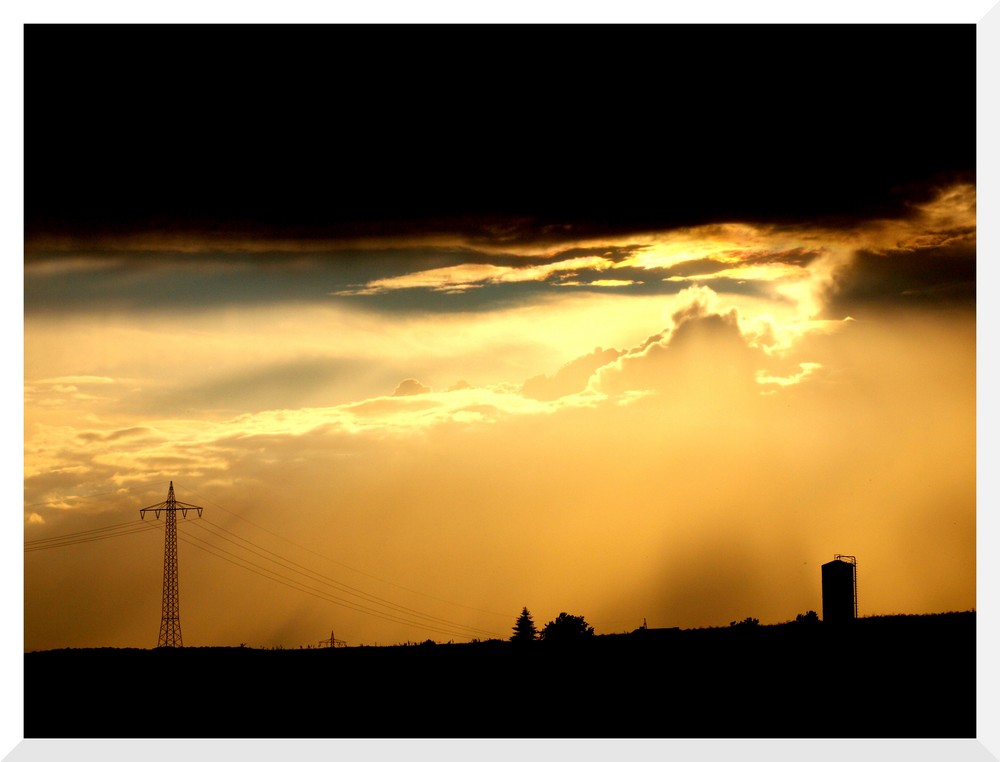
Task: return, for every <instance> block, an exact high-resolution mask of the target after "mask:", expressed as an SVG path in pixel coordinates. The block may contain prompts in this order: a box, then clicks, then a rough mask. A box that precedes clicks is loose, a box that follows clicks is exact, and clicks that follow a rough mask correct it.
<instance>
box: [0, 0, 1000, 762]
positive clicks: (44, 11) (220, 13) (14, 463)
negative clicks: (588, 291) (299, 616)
mask: <svg viewBox="0 0 1000 762" xmlns="http://www.w3.org/2000/svg"><path fill="white" fill-rule="evenodd" d="M3 13H4V19H3V25H2V28H0V29H2V31H0V61H2V67H0V68H2V74H0V76H2V77H3V83H4V94H5V96H6V97H5V98H4V104H5V107H6V109H5V113H6V118H5V119H4V120H3V122H2V124H3V128H2V129H3V130H4V132H5V138H6V139H5V141H4V146H5V148H6V150H5V152H4V162H3V164H2V165H0V169H2V174H3V178H4V180H5V182H6V186H7V187H6V198H5V201H6V203H4V204H3V205H2V212H0V213H2V214H3V216H4V222H5V224H4V226H3V231H4V234H5V235H4V242H5V243H6V247H5V250H4V252H5V257H6V259H5V262H6V263H7V265H8V266H11V267H12V269H13V271H14V272H13V273H10V274H9V275H8V277H5V278H4V279H3V284H4V285H3V287H4V288H5V289H6V290H7V291H8V292H9V293H6V294H5V295H4V296H5V298H4V299H3V300H2V304H3V308H4V310H5V311H6V313H7V314H6V315H5V317H6V320H5V323H4V324H5V325H7V326H8V327H12V328H9V329H8V330H10V334H13V335H10V334H9V335H8V343H7V344H6V348H7V351H8V352H13V351H15V349H16V351H17V353H18V354H17V360H16V362H10V361H9V360H8V362H7V364H6V367H7V368H8V369H9V373H10V374H11V375H8V376H6V377H5V379H4V381H5V384H6V385H7V386H6V387H5V388H6V391H7V393H8V396H7V399H8V400H9V401H10V404H11V407H12V408H13V410H12V411H8V414H7V415H6V416H4V426H5V429H6V430H7V432H8V437H9V441H8V443H7V444H8V449H7V451H6V452H5V453H4V455H5V456H6V457H5V458H4V463H5V464H6V466H7V467H8V468H9V469H10V471H9V473H8V477H7V479H6V481H5V483H7V484H8V485H10V484H14V485H18V484H21V485H23V478H24V468H23V378H24V374H23V357H24V355H23V335H24V334H23V260H22V257H21V253H22V252H23V219H24V216H23V195H22V189H23V151H22V147H23V84H22V83H23V36H22V33H23V29H22V25H23V24H24V23H54V22H60V23H64V22H69V23H101V22H109V23H122V22H139V23H168V22H169V23H200V22H207V23H214V22H234V21H236V22H241V23H296V22H304V23H360V22H385V21H391V22H403V23H427V22H446V23H452V22H476V23H493V22H503V23H533V22H542V23H549V22H573V23H632V22H640V23H700V22H719V21H724V22H727V23H797V22H805V23H886V22H893V23H897V22H907V23H977V24H978V29H977V37H978V43H977V48H978V59H979V60H978V84H977V87H978V95H979V97H978V101H979V106H978V108H979V112H978V136H979V139H978V146H977V150H978V154H977V155H978V157H979V158H978V163H979V167H978V177H977V198H978V209H979V214H978V231H977V235H978V240H979V244H978V250H979V251H982V252H985V253H987V255H986V256H981V257H977V281H978V283H989V282H990V278H989V277H988V273H989V274H992V273H990V272H989V271H990V270H991V269H992V270H995V268H991V267H990V260H991V259H993V253H994V252H996V251H998V250H1000V246H998V244H1000V240H998V236H997V232H996V227H995V222H994V221H995V220H996V219H997V218H998V215H997V212H1000V209H998V206H997V198H998V195H1000V194H998V189H997V180H996V178H997V176H998V173H997V169H998V167H997V150H996V141H995V140H990V139H988V138H987V136H990V135H993V136H996V135H1000V120H998V118H997V95H996V94H997V92H998V86H997V82H996V72H998V71H1000V53H998V48H1000V11H998V10H997V7H996V5H995V3H994V2H992V1H991V0H977V1H975V2H974V1H972V0H950V1H949V2H947V3H945V2H926V1H925V2H918V1H917V0H912V1H911V2H895V1H894V2H885V1H882V2H878V1H877V0H853V1H851V2H844V1H843V0H842V1H841V2H838V3H836V4H833V5H827V6H824V7H818V5H817V4H812V3H791V2H765V3H752V4H748V3H745V2H737V0H729V1H728V2H713V3H711V4H709V3H703V4H684V5H677V6H672V5H666V4H654V3H649V2H640V1H637V0H633V1H631V2H623V1H622V0H616V2H614V3H598V2H586V1H585V0H577V1H576V2H540V1H539V0H518V1H517V2H506V3H501V4H497V5H496V6H493V5H489V4H479V3H457V2H455V3H452V2H440V1H439V2H434V3H413V2H403V0H400V1H399V2H370V3H366V4H364V5H356V6H350V5H334V4H330V3H313V2H289V1H287V0H286V1H285V2H282V3H280V4H258V5H255V6H250V4H240V5H239V6H236V5H230V4H229V3H225V2H222V3H218V2H216V3H212V2H204V1H203V2H193V0H185V1H184V2H181V1H180V0H178V1H177V2H172V3H170V4H165V5H164V6H162V7H153V6H152V5H151V4H139V3H135V4H127V5H126V4H123V3H118V2H101V3H94V2H92V3H79V2H68V1H67V2H34V3H27V2H9V3H7V4H5V5H4V11H3ZM845 54H847V55H849V52H845ZM15 169H16V171H15ZM996 301H997V300H995V299H993V300H988V299H986V298H983V295H982V294H980V295H979V297H978V298H977V331H978V337H979V360H978V367H977V384H978V391H979V394H978V401H979V404H978V414H979V419H978V421H979V422H978V442H977V466H978V467H977V473H978V505H979V506H980V508H982V507H983V506H990V507H992V501H993V499H994V498H995V495H996V484H995V478H994V477H993V476H992V475H991V474H990V464H991V463H992V464H993V465H994V466H995V465H996V448H995V443H994V436H995V435H994V424H995V423H996V420H995V406H994V405H993V404H991V402H990V396H991V391H990V390H994V391H993V392H992V394H995V393H996V392H995V390H996V389H998V388H1000V384H998V379H997V373H996V371H995V365H994V364H995V362H996V356H995V345H996V341H995V339H994V338H993V336H992V330H993V328H994V327H995V321H996V317H997V315H996V308H995V306H994V305H995V304H996ZM989 344H992V345H993V346H989ZM4 521H5V522H9V525H8V524H5V525H4V527H3V529H4V530H6V531H0V537H2V538H3V546H2V548H0V555H2V558H3V563H4V569H3V574H2V577H3V581H2V583H0V585H2V588H0V589H2V591H3V596H4V597H3V603H4V606H3V611H4V614H5V616H4V618H3V624H2V626H0V665H2V666H0V674H2V675H3V679H2V680H0V686H2V687H0V701H2V704H0V753H2V752H4V751H6V750H8V749H9V750H10V752H9V753H8V754H7V755H6V756H5V757H4V758H3V759H4V760H11V762H23V761H26V760H49V759H66V758H73V759H76V760H89V759H94V760H101V761H102V762H104V761H105V760H107V761H108V762H113V761H114V760H130V761H131V760H134V759H136V758H140V759H143V760H144V762H159V760H164V761H166V760H171V762H172V760H174V759H176V758H177V757H179V756H181V755H183V756H184V757H185V758H187V759H191V760H195V759H214V758H217V757H218V756H219V755H221V754H226V755H233V756H235V755H239V758H241V759H242V760H247V761H249V760H258V759H259V760H270V759H274V758H277V757H281V756H284V757H288V756H291V757H292V758H294V759H296V760H311V759H317V760H319V759H323V760H327V759H329V758H331V757H332V755H334V754H336V755H343V754H347V755H348V757H349V758H351V759H353V758H357V757H361V758H365V759H370V758H373V757H374V758H403V757H405V758H407V759H433V760H435V762H437V761H438V760H450V759H454V760H463V761H464V760H467V759H470V758H475V759H497V760H500V759H503V760H510V759H515V758H524V757H532V758H536V757H537V758H539V759H541V758H543V757H546V758H551V757H553V756H554V755H556V754H560V753H562V754H565V753H572V754H573V755H575V756H582V758H591V757H592V758H593V759H602V760H603V759H606V758H608V757H609V756H611V755H618V754H621V753H623V752H624V753H626V754H628V753H629V752H632V753H633V754H634V755H639V754H643V753H648V752H649V751H654V752H663V753H679V754H680V755H681V757H680V758H681V759H692V758H697V759H705V758H710V757H720V758H722V757H725V758H731V757H739V758H741V759H761V760H765V759H766V760H768V762H772V761H774V760H785V759H787V760H796V762H798V760H801V759H809V760H810V761H811V762H812V761H817V762H822V761H823V760H835V759H836V760H838V762H840V760H842V759H843V758H844V757H845V755H849V756H850V757H851V758H853V759H855V760H866V759H872V760H883V759H885V758H887V757H888V758H896V759H908V760H921V759H924V760H932V759H933V760H938V759H942V758H946V757H947V758H949V759H950V760H954V761H956V762H957V761H958V760H990V759H997V758H998V757H997V756H996V754H997V752H998V751H1000V732H998V728H997V718H998V717H1000V700H998V699H1000V691H998V687H997V678H998V676H1000V672H998V659H997V655H996V653H995V651H996V649H995V646H994V644H996V643H997V642H1000V640H998V638H997V633H998V616H997V612H996V609H995V608H994V606H995V602H996V601H995V598H996V596H995V589H996V588H995V582H996V579H997V568H998V561H997V559H996V555H995V549H996V548H997V547H1000V546H998V545H997V543H996V538H997V519H996V517H995V515H993V512H992V511H986V510H979V511H978V524H977V543H978V554H977V562H978V569H977V584H978V591H979V595H978V605H977V620H978V628H979V631H978V643H979V647H978V670H979V680H978V692H977V717H978V738H977V739H976V740H969V741H935V740H908V739H902V740H888V739H887V740H878V741H850V740H822V741H816V740H803V741H798V740H782V739H778V740H770V741H768V740H764V741H740V740H735V741H727V740H700V739H699V740H683V739H678V740H663V741H659V740H653V741H650V740H635V741H631V740H621V741H613V742H612V741H593V740H588V741H585V742H584V741H580V742H571V741H567V740H565V739H561V740H546V739H525V740H522V739H501V740H496V739H493V740H489V741H488V742H485V743H484V742H481V741H474V740H472V741H433V740H432V741H413V740H402V741H382V740H371V739H363V740H309V741H303V740H284V741H261V740H254V741H251V740H247V739H232V740H209V741H186V740H156V741H154V740H141V741H127V740H95V741H58V740H37V739H30V740H24V738H23V699H22V695H21V692H22V687H23V653H24V648H23V643H24V641H23V563H22V555H23V553H22V551H23V548H22V547H21V545H20V542H19V541H20V540H22V539H23V524H22V517H21V511H18V510H15V509H14V508H13V506H9V507H8V509H7V510H6V511H5V518H4ZM987 538H990V542H987ZM344 700H349V697H344ZM53 703H54V707H53V711H72V707H62V706H60V705H59V702H58V697H54V701H53ZM153 709H154V710H155V708H153Z"/></svg>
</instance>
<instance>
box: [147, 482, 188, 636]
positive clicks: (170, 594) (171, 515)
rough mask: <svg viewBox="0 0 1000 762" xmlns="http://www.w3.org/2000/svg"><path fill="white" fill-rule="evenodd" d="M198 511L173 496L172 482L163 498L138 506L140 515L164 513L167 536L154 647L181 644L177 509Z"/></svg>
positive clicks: (157, 516)
mask: <svg viewBox="0 0 1000 762" xmlns="http://www.w3.org/2000/svg"><path fill="white" fill-rule="evenodd" d="M195 510H196V511H198V516H201V512H202V510H203V509H202V508H201V506H198V505H191V504H190V503H182V502H181V501H180V500H177V499H176V498H175V497H174V483H173V481H171V482H170V491H169V492H167V499H166V501H165V502H162V503H157V504H156V505H151V506H149V507H148V508H140V509H139V518H141V519H145V518H146V511H152V512H153V513H154V514H155V515H156V518H160V511H163V512H165V513H166V514H167V516H166V519H167V532H166V539H165V540H164V542H163V614H162V617H161V618H160V639H159V641H158V642H157V644H156V646H157V648H159V647H161V646H183V645H184V643H183V642H182V641H181V604H180V593H179V591H178V589H177V511H180V512H181V515H182V516H184V517H185V518H187V512H188V511H195Z"/></svg>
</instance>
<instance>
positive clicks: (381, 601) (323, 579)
mask: <svg viewBox="0 0 1000 762" xmlns="http://www.w3.org/2000/svg"><path fill="white" fill-rule="evenodd" d="M205 524H209V525H211V526H213V527H216V528H217V529H220V530H222V532H225V533H227V534H231V535H232V536H233V537H235V538H237V540H239V541H240V542H244V543H248V544H249V545H252V546H253V547H254V548H259V549H260V550H262V551H264V553H268V554H270V555H272V556H274V557H275V558H278V559H280V560H279V561H275V560H273V559H270V558H267V556H264V555H263V554H262V553H258V552H257V551H255V550H253V549H252V548H246V547H244V546H242V545H239V544H238V543H237V542H236V541H235V540H232V539H230V538H229V537H225V536H223V535H222V534H221V533H219V532H215V531H213V530H211V529H208V528H207V527H206V526H204V525H205ZM191 526H192V527H193V528H196V529H198V530H199V531H207V532H209V533H210V534H213V535H215V536H216V537H219V538H221V539H223V540H225V541H227V542H230V543H233V544H234V545H237V547H239V548H240V549H241V550H245V551H247V552H250V553H253V554H254V555H256V556H260V557H261V558H264V559H265V560H266V561H269V562H270V563H274V564H277V565H278V566H281V567H283V568H285V569H288V570H289V571H291V572H294V573H296V574H301V575H302V576H304V577H307V578H309V579H312V580H313V581H315V582H319V583H320V584H325V585H328V586H330V587H333V588H334V589H336V590H337V591H338V592H343V593H346V594H348V595H353V596H355V597H357V598H361V599H362V600H365V601H367V602H368V603H372V604H374V605H376V606H381V607H383V608H388V609H393V610H395V611H397V612H399V613H400V614H402V615H404V616H417V617H420V618H422V619H428V620H433V621H435V622H439V623H441V624H445V625H449V626H452V627H461V628H463V629H467V630H472V631H474V632H478V633H480V634H483V635H496V634H497V633H495V632H492V631H490V630H484V629H481V628H479V627H470V626H468V625H464V624H461V623H459V622H453V621H451V620H449V619H444V618H442V617H438V616H434V615H432V614H425V613H422V612H420V611H418V610H417V609H413V608H410V607H408V606H402V605H400V604H397V603H393V602H392V601H389V600H387V599H385V598H380V597H379V596H377V595H372V594H371V593H366V592H365V591H364V590H361V589H359V588H355V587H351V586H350V585H346V584H344V583H343V582H339V581H337V580H335V579H333V578H332V577H328V576H326V575H325V574H321V573H319V572H316V571H314V570H312V569H310V568H309V567H307V566H303V565H302V564H299V563H297V562H295V561H292V560H291V559H289V558H286V557H284V556H282V555H279V554H278V553H275V552H274V551H271V550H268V549H267V548H264V547H262V546H260V545H257V544H256V543H254V542H252V541H251V540H247V539H245V538H243V537H240V536H239V535H237V534H236V533H234V532H230V531H229V530H228V529H225V528H223V527H220V526H218V525H217V524H214V523H213V522H211V521H209V520H208V519H202V521H199V522H196V523H194V524H192V525H191ZM285 562H287V563H285ZM293 567H298V568H297V569H296V568H293ZM299 569H304V570H305V571H299ZM338 600H339V599H338Z"/></svg>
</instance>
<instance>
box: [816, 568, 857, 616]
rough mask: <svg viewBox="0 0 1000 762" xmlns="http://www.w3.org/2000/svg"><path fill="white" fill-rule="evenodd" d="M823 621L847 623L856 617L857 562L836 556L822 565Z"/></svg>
mask: <svg viewBox="0 0 1000 762" xmlns="http://www.w3.org/2000/svg"><path fill="white" fill-rule="evenodd" d="M822 571H823V621H824V622H849V621H851V620H853V619H856V618H857V616H858V562H857V559H856V558H855V557H854V556H842V555H840V554H837V555H836V556H834V557H833V560H832V561H830V562H828V563H825V564H823V566H822Z"/></svg>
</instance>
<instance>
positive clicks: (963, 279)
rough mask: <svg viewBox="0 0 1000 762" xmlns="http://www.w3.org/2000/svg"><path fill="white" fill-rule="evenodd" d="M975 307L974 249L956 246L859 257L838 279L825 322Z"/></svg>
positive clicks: (965, 243) (964, 244)
mask: <svg viewBox="0 0 1000 762" xmlns="http://www.w3.org/2000/svg"><path fill="white" fill-rule="evenodd" d="M975 304H976V245H975V243H974V242H969V241H958V242H952V243H948V244H946V245H944V246H940V247H932V248H925V249H920V250H917V251H906V252H898V253H895V252H891V253H883V252H879V253H875V252H871V251H859V252H857V254H856V256H855V260H854V262H853V264H852V266H851V267H850V268H848V269H846V270H845V271H844V272H843V273H842V275H841V276H840V277H839V278H838V282H837V284H836V287H835V290H834V291H833V293H831V295H830V298H829V301H828V302H827V305H826V308H825V310H824V313H823V317H829V318H833V319H837V318H842V317H844V316H845V315H851V316H854V317H857V316H858V315H859V314H861V313H862V312H863V311H865V310H867V309H870V308H882V307H886V306H896V307H905V306H913V307H932V306H942V307H965V308H974V307H975Z"/></svg>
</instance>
